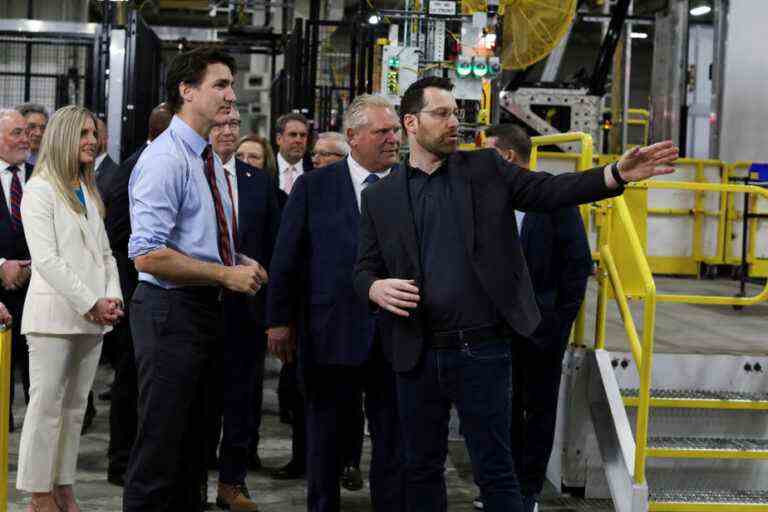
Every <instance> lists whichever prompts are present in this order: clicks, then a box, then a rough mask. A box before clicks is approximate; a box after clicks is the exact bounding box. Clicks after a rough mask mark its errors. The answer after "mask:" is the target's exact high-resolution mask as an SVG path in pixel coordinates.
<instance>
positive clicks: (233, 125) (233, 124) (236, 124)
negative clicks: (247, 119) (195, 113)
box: [213, 121, 240, 131]
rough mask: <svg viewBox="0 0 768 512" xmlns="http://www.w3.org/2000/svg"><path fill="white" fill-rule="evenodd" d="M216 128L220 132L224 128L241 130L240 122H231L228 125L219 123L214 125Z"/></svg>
mask: <svg viewBox="0 0 768 512" xmlns="http://www.w3.org/2000/svg"><path fill="white" fill-rule="evenodd" d="M213 127H214V128H218V129H220V130H223V129H224V128H229V129H230V130H233V131H234V130H237V129H239V128H240V121H229V122H228V123H218V124H215V125H213Z"/></svg>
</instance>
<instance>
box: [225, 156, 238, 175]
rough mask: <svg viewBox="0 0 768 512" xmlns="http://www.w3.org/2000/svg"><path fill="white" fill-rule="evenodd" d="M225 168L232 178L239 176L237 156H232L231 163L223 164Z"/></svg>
mask: <svg viewBox="0 0 768 512" xmlns="http://www.w3.org/2000/svg"><path fill="white" fill-rule="evenodd" d="M223 166H224V170H225V171H227V173H228V174H229V175H230V176H237V167H236V165H235V155H232V157H231V158H230V159H229V161H228V162H227V163H225V164H223Z"/></svg>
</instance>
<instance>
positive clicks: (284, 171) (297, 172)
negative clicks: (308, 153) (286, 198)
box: [277, 153, 304, 194]
mask: <svg viewBox="0 0 768 512" xmlns="http://www.w3.org/2000/svg"><path fill="white" fill-rule="evenodd" d="M291 167H293V171H291V170H290V168H291ZM277 170H278V179H279V180H280V190H282V191H283V192H285V193H286V194H287V193H289V192H290V190H286V188H287V187H286V184H287V183H288V182H289V181H290V183H291V186H293V184H294V183H296V180H297V179H299V176H301V175H302V174H304V162H303V161H302V160H299V161H298V162H296V163H295V164H293V165H291V164H289V163H288V161H287V160H286V159H285V158H283V155H282V154H280V153H277ZM290 174H293V180H289V179H288V176H289V175H290Z"/></svg>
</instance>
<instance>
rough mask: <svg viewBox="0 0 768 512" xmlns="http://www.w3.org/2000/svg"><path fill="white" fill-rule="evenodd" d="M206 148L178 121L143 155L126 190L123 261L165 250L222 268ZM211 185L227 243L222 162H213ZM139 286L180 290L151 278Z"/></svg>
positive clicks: (143, 278)
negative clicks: (127, 237) (221, 213)
mask: <svg viewBox="0 0 768 512" xmlns="http://www.w3.org/2000/svg"><path fill="white" fill-rule="evenodd" d="M207 145H208V141H206V140H205V139H204V138H203V137H201V136H200V135H199V134H198V133H197V132H195V131H194V130H193V129H192V128H191V127H190V126H189V125H188V124H187V123H185V122H184V121H182V120H181V119H180V118H179V117H178V116H174V117H173V120H172V121H171V125H170V126H169V127H168V129H167V130H165V131H164V132H163V133H162V135H160V136H159V137H158V138H157V139H155V140H154V141H153V142H152V144H150V145H149V147H147V149H145V150H144V152H143V153H142V154H141V157H140V158H139V161H138V162H137V163H136V167H134V169H133V172H132V173H131V179H130V182H129V184H128V191H129V192H128V193H129V198H130V208H131V231H132V233H131V238H130V240H129V242H128V256H129V257H130V258H136V257H137V256H142V255H144V254H147V253H150V252H152V251H154V250H157V249H161V248H165V247H167V248H169V249H173V250H175V251H178V252H181V253H183V254H186V255H187V256H190V257H192V258H195V259H197V260H201V261H207V262H213V263H221V256H220V255H219V245H218V231H217V222H216V211H215V209H214V206H213V197H212V195H211V189H210V187H209V186H208V181H207V180H206V178H205V171H204V162H203V159H202V156H201V155H202V153H203V150H204V149H205V147H206V146H207ZM214 167H215V171H216V184H217V186H218V188H219V195H220V196H221V200H222V203H223V206H224V212H225V214H226V216H227V225H228V227H229V236H230V247H232V248H234V242H233V241H232V201H231V198H230V196H229V193H228V191H229V188H228V187H227V181H226V179H227V178H226V175H225V171H224V167H223V166H222V164H221V160H220V159H219V157H218V156H217V155H215V156H214ZM139 280H140V281H146V282H149V283H153V284H156V285H158V286H161V287H163V288H174V287H177V286H180V285H178V284H176V283H172V282H168V281H163V280H162V279H159V278H157V277H155V276H153V275H151V274H147V273H144V272H140V273H139Z"/></svg>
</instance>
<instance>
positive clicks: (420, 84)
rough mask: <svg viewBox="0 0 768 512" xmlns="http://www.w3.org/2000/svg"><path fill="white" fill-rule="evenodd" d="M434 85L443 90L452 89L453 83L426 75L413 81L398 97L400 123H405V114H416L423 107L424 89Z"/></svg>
mask: <svg viewBox="0 0 768 512" xmlns="http://www.w3.org/2000/svg"><path fill="white" fill-rule="evenodd" d="M427 87H435V88H437V89H442V90H444V91H452V90H453V84H452V83H451V81H450V80H449V79H448V78H443V77H439V76H426V77H424V78H420V79H419V80H416V81H415V82H413V83H412V84H411V85H410V86H409V87H408V88H407V89H406V90H405V93H403V97H402V98H401V99H400V123H401V124H403V125H405V123H404V122H403V121H404V120H405V114H416V113H418V112H420V111H421V110H422V109H423V108H424V89H426V88H427Z"/></svg>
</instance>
